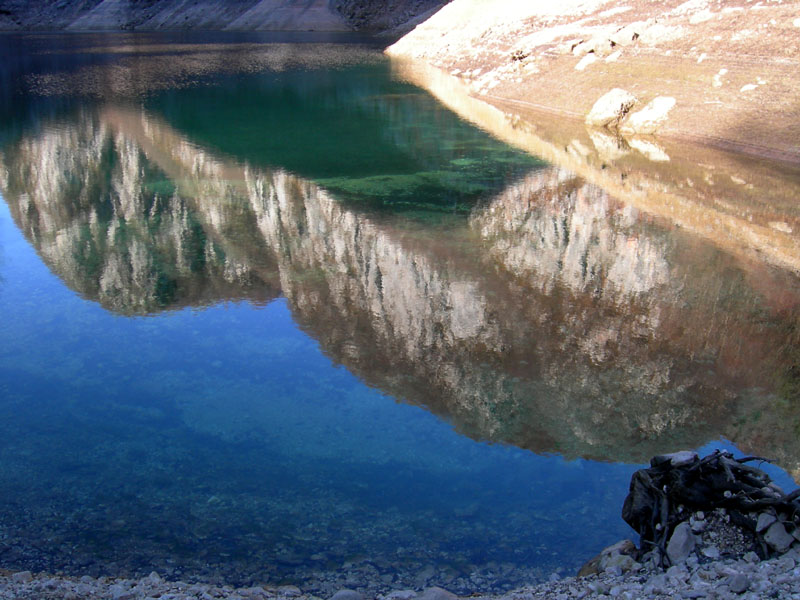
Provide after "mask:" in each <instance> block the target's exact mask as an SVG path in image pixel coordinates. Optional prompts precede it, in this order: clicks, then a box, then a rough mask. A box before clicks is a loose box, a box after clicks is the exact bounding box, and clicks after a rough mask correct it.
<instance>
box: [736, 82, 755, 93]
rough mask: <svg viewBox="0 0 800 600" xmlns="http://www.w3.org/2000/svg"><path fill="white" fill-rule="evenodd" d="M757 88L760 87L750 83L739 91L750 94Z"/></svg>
mask: <svg viewBox="0 0 800 600" xmlns="http://www.w3.org/2000/svg"><path fill="white" fill-rule="evenodd" d="M757 87H758V86H757V85H756V84H754V83H748V84H747V85H743V86H742V87H741V88H740V89H739V91H740V92H750V91H752V90H754V89H756V88H757Z"/></svg>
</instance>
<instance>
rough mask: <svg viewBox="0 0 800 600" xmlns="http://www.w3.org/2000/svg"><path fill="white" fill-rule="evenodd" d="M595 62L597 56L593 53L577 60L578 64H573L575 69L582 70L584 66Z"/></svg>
mask: <svg viewBox="0 0 800 600" xmlns="http://www.w3.org/2000/svg"><path fill="white" fill-rule="evenodd" d="M594 62H597V56H595V55H594V54H587V55H586V56H584V57H583V58H582V59H580V60H579V61H578V64H576V65H575V70H576V71H583V70H584V69H585V68H586V67H588V66H589V65H590V64H592V63H594Z"/></svg>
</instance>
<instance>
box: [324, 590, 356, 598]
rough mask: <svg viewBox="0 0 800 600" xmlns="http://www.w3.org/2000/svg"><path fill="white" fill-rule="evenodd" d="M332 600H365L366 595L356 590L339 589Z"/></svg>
mask: <svg viewBox="0 0 800 600" xmlns="http://www.w3.org/2000/svg"><path fill="white" fill-rule="evenodd" d="M331 600H364V596H362V595H361V594H360V593H359V592H357V591H355V590H339V591H338V592H336V593H335V594H334V595H333V596H332V597H331Z"/></svg>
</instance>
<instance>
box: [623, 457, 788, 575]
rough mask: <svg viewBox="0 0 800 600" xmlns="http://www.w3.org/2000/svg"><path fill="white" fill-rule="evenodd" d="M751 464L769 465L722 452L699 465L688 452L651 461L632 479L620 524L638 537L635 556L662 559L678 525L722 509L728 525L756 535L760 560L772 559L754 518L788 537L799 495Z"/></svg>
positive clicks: (700, 462) (702, 460)
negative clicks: (765, 516)
mask: <svg viewBox="0 0 800 600" xmlns="http://www.w3.org/2000/svg"><path fill="white" fill-rule="evenodd" d="M755 461H759V462H769V461H767V460H766V459H763V458H759V457H755V456H750V457H746V458H734V457H733V455H732V454H730V453H729V452H724V451H715V452H714V453H713V454H710V455H708V456H706V457H705V458H702V459H701V458H699V457H698V455H697V454H696V453H694V452H679V453H676V454H670V455H664V456H657V457H655V458H653V459H652V460H651V461H650V468H649V469H641V470H639V471H637V472H636V473H634V475H633V477H632V479H631V484H630V491H629V493H628V496H627V498H626V499H625V504H624V506H623V508H622V518H623V519H624V520H625V521H626V522H627V523H628V524H629V525H630V526H631V527H633V528H634V529H635V530H636V531H637V532H638V533H639V535H640V536H641V552H642V553H647V552H649V551H651V550H655V549H658V552H656V553H655V554H656V556H658V557H664V556H665V551H666V546H667V543H668V541H669V539H670V536H671V535H672V532H673V531H674V529H675V527H676V526H677V525H678V524H679V523H681V522H684V521H687V520H688V519H689V517H690V515H691V514H692V513H694V512H696V511H712V510H715V509H718V508H724V509H726V511H727V513H728V514H729V515H730V518H731V521H732V522H734V523H736V525H738V526H740V527H742V528H743V529H747V530H750V531H751V532H753V534H755V535H756V538H757V539H758V540H759V543H760V546H761V548H760V550H761V551H760V552H759V554H761V555H762V558H767V556H769V555H771V554H773V553H774V550H775V548H771V547H770V545H769V544H768V543H767V540H766V539H765V536H764V535H761V534H762V533H763V532H762V531H756V529H757V524H758V518H759V514H760V513H763V512H768V513H769V514H770V515H772V516H774V517H775V521H776V522H780V523H781V524H782V525H783V527H784V530H785V531H784V533H788V534H792V533H793V532H795V531H797V530H798V526H800V490H797V491H795V492H792V493H791V494H785V493H784V492H783V491H782V490H781V489H780V488H778V487H777V486H776V485H774V484H773V483H772V481H771V480H770V478H769V476H768V475H767V474H766V473H764V472H763V471H762V470H761V469H758V468H757V467H754V466H752V465H751V464H749V463H752V462H755ZM773 546H774V544H773ZM660 560H661V559H660Z"/></svg>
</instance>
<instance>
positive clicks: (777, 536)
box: [764, 521, 794, 552]
mask: <svg viewBox="0 0 800 600" xmlns="http://www.w3.org/2000/svg"><path fill="white" fill-rule="evenodd" d="M764 541H765V542H767V544H768V545H769V546H770V548H772V549H773V550H777V551H778V552H785V551H786V550H788V549H789V547H790V546H791V545H792V543H793V542H794V536H791V535H789V534H788V533H786V528H785V527H784V526H783V523H780V522H777V521H776V522H775V523H773V524H772V525H770V526H769V529H767V532H766V533H765V534H764Z"/></svg>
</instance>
